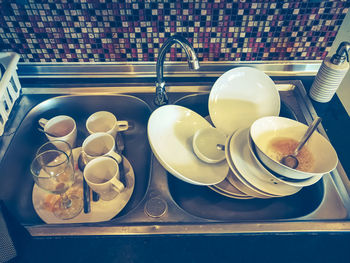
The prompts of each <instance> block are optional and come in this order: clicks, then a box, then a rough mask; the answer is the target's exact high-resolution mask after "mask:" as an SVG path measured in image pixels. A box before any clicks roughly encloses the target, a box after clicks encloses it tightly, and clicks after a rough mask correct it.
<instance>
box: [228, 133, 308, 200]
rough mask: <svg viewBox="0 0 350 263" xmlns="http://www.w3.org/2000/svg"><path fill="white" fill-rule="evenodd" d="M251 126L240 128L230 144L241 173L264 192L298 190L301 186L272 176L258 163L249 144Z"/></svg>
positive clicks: (288, 192)
mask: <svg viewBox="0 0 350 263" xmlns="http://www.w3.org/2000/svg"><path fill="white" fill-rule="evenodd" d="M248 134H249V128H245V129H239V130H238V131H236V132H235V134H233V136H232V138H231V140H230V144H229V149H228V150H229V154H230V157H231V160H232V161H233V164H234V166H235V167H236V169H237V171H238V173H239V175H241V176H242V177H243V178H244V179H245V180H246V181H247V182H249V183H250V184H251V185H253V186H254V187H255V188H257V189H259V190H260V191H262V192H264V193H268V194H270V195H274V196H287V195H292V194H295V193H296V192H298V191H299V190H300V189H301V187H295V186H291V185H287V184H285V183H284V182H281V181H277V180H275V179H274V178H273V177H271V174H270V173H266V170H263V169H261V167H260V166H259V165H258V164H257V163H256V161H255V159H254V158H253V156H252V154H251V152H250V150H249V146H248V138H249V136H248Z"/></svg>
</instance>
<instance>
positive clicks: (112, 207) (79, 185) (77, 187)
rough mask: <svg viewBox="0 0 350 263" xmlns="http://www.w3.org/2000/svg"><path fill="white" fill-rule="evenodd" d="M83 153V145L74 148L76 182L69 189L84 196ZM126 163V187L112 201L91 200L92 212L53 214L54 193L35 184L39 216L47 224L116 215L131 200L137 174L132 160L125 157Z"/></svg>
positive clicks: (86, 220) (84, 221) (34, 197)
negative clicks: (64, 217)
mask: <svg viewBox="0 0 350 263" xmlns="http://www.w3.org/2000/svg"><path fill="white" fill-rule="evenodd" d="M80 153H81V147H79V148H75V149H73V156H74V162H75V176H76V182H75V183H74V184H73V185H72V187H71V188H70V189H69V190H68V192H69V191H72V192H74V193H76V194H79V195H80V196H81V197H82V196H83V174H82V172H81V171H80V170H79V169H78V163H77V162H78V157H79V155H80ZM123 161H124V165H125V178H126V184H125V189H124V191H123V192H122V193H120V194H119V195H118V196H117V197H116V198H114V199H113V200H111V201H104V200H102V199H99V200H98V201H97V202H91V212H90V213H87V214H86V213H84V212H81V213H80V214H79V215H78V216H76V217H74V218H72V219H67V220H62V219H59V218H57V217H55V216H54V215H53V213H52V212H51V211H50V207H51V203H52V202H54V198H53V197H54V195H52V194H50V193H48V192H46V191H44V190H42V189H41V188H39V187H38V186H37V185H36V184H34V187H33V192H32V201H33V206H34V209H35V211H36V213H37V214H38V216H39V217H40V218H41V219H42V220H43V221H44V222H45V223H47V224H70V223H87V222H103V221H108V220H110V219H112V218H113V217H115V216H116V215H117V214H118V213H119V212H120V211H121V210H122V209H123V208H124V207H125V206H126V204H127V203H128V202H129V200H130V198H131V195H132V193H133V191H134V186H135V174H134V170H133V168H132V166H131V164H130V162H129V161H128V160H127V159H126V158H125V157H124V158H123Z"/></svg>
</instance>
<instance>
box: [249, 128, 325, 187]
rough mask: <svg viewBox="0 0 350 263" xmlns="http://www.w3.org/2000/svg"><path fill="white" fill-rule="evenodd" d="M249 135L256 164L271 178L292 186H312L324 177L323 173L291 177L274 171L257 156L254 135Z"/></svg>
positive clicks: (250, 146) (250, 147) (250, 148)
mask: <svg viewBox="0 0 350 263" xmlns="http://www.w3.org/2000/svg"><path fill="white" fill-rule="evenodd" d="M248 135H249V136H248V137H249V138H248V146H249V150H250V152H251V156H252V157H253V158H254V160H255V162H256V164H258V165H259V166H260V168H261V169H262V170H264V171H265V172H264V173H265V174H269V175H270V178H271V180H273V181H277V182H283V183H285V184H288V185H292V186H297V187H305V186H310V185H313V184H315V183H317V182H318V181H319V180H321V178H322V177H323V175H315V176H312V177H310V178H306V179H291V178H288V177H285V176H282V175H280V174H277V173H274V172H273V171H271V170H269V169H268V168H267V167H266V166H265V165H264V164H263V163H262V162H261V160H260V159H259V157H258V156H257V153H256V149H255V146H254V142H253V140H252V137H251V136H250V133H248Z"/></svg>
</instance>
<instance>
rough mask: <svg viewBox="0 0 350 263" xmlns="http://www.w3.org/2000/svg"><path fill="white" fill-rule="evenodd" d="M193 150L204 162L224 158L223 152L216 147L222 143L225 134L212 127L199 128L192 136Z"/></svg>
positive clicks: (215, 161)
mask: <svg viewBox="0 0 350 263" xmlns="http://www.w3.org/2000/svg"><path fill="white" fill-rule="evenodd" d="M192 141H193V143H192V147H193V151H194V153H195V154H196V155H197V157H198V158H199V159H201V160H202V161H203V162H206V163H218V162H221V161H223V160H225V152H224V151H222V150H219V149H218V148H217V145H218V144H221V145H224V144H225V141H226V136H225V134H223V133H222V132H220V131H219V130H218V129H216V128H214V127H207V128H203V129H199V130H198V131H197V132H196V133H195V134H194V136H193V140H192Z"/></svg>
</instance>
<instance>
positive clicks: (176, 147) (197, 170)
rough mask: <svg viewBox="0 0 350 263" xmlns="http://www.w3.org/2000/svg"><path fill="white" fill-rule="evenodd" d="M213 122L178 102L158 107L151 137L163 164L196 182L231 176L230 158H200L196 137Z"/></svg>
mask: <svg viewBox="0 0 350 263" xmlns="http://www.w3.org/2000/svg"><path fill="white" fill-rule="evenodd" d="M207 127H211V125H210V124H209V123H208V122H207V121H206V120H205V119H204V118H203V117H202V116H200V115H199V114H197V113H196V112H194V111H192V110H190V109H187V108H185V107H182V106H178V105H165V106H162V107H160V108H158V109H156V110H155V111H154V112H153V113H152V114H151V116H150V118H149V120H148V129H147V133H148V139H149V143H150V145H151V149H152V151H153V153H154V155H155V157H156V158H157V160H158V161H159V162H160V164H161V165H162V166H163V167H164V168H165V169H166V170H167V171H168V172H169V173H171V174H172V175H174V176H176V177H177V178H179V179H181V180H183V181H185V182H188V183H191V184H196V185H213V184H217V183H220V182H221V181H223V180H224V179H225V177H226V176H227V173H228V170H229V167H228V164H227V162H226V161H222V162H220V163H216V164H208V163H205V162H203V161H201V160H199V159H198V158H197V156H196V155H195V154H194V152H193V149H192V139H193V136H194V134H195V132H196V131H198V130H199V129H203V128H207Z"/></svg>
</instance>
